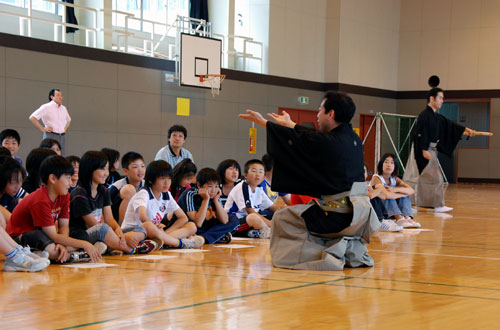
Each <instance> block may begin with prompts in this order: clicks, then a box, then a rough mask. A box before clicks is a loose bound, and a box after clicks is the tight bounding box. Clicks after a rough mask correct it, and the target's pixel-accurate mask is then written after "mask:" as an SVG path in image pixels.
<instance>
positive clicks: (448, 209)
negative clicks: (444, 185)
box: [434, 206, 453, 213]
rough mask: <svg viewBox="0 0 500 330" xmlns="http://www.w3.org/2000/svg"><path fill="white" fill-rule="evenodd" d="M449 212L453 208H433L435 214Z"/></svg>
mask: <svg viewBox="0 0 500 330" xmlns="http://www.w3.org/2000/svg"><path fill="white" fill-rule="evenodd" d="M451 210H453V207H448V206H440V207H435V208H434V212H436V213H443V212H450V211H451Z"/></svg>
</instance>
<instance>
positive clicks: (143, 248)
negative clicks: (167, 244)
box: [135, 239, 157, 254]
mask: <svg viewBox="0 0 500 330" xmlns="http://www.w3.org/2000/svg"><path fill="white" fill-rule="evenodd" d="M156 247H157V244H156V242H155V241H152V240H150V239H145V240H144V241H142V242H140V243H139V245H137V246H136V247H135V250H136V253H139V254H146V253H149V252H151V251H154V249H156Z"/></svg>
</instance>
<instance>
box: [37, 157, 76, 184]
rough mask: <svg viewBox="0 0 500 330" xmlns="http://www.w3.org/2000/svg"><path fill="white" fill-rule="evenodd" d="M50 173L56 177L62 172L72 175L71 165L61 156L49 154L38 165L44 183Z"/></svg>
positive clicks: (47, 180)
mask: <svg viewBox="0 0 500 330" xmlns="http://www.w3.org/2000/svg"><path fill="white" fill-rule="evenodd" d="M51 174H54V175H55V176H56V178H58V179H59V178H60V177H61V176H62V175H64V174H67V175H73V165H71V163H70V162H69V161H68V160H67V159H66V158H64V157H63V156H59V155H52V156H49V157H47V158H45V159H44V160H43V162H42V164H41V165H40V179H41V180H42V182H43V183H44V184H48V182H49V176H50V175H51Z"/></svg>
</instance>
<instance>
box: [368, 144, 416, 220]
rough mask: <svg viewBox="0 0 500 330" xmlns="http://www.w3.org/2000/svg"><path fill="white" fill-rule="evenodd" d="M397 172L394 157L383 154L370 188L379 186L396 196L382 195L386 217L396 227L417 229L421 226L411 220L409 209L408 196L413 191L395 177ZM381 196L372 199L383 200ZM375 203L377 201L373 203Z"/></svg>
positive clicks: (397, 168)
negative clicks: (392, 220) (392, 221)
mask: <svg viewBox="0 0 500 330" xmlns="http://www.w3.org/2000/svg"><path fill="white" fill-rule="evenodd" d="M398 171H399V163H398V161H397V159H396V156H395V155H393V154H389V153H388V154H384V155H383V156H382V158H381V159H380V161H379V163H378V165H377V173H378V174H374V175H373V177H372V179H371V181H370V186H372V187H373V188H374V189H378V188H379V187H380V186H382V187H383V188H385V190H387V191H388V192H389V193H395V194H396V195H388V194H383V195H384V197H385V200H383V205H384V208H385V211H386V212H387V216H388V217H389V218H394V219H395V220H396V224H397V225H398V226H402V227H403V228H419V227H420V226H421V225H420V224H419V223H418V222H416V221H414V220H413V214H412V209H411V201H410V197H409V196H410V195H413V194H414V193H415V192H414V190H413V189H412V188H411V187H410V186H409V185H407V184H406V183H404V182H403V180H401V179H400V178H398V177H397V175H398ZM384 197H382V198H381V196H378V197H374V199H377V198H378V199H383V198H384ZM374 202H375V203H376V202H378V201H376V200H375V201H374Z"/></svg>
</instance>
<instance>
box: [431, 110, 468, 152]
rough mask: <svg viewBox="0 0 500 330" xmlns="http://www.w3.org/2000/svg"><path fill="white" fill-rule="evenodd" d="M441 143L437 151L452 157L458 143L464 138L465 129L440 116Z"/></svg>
mask: <svg viewBox="0 0 500 330" xmlns="http://www.w3.org/2000/svg"><path fill="white" fill-rule="evenodd" d="M438 118H439V143H438V145H437V149H438V151H439V152H442V153H444V154H446V155H448V156H450V157H451V155H452V154H453V150H455V148H456V147H457V144H458V142H459V141H460V139H461V138H462V135H463V133H464V131H465V127H464V126H462V125H458V124H456V123H454V122H452V121H450V120H448V119H447V118H446V117H445V116H443V115H441V114H439V115H438Z"/></svg>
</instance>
